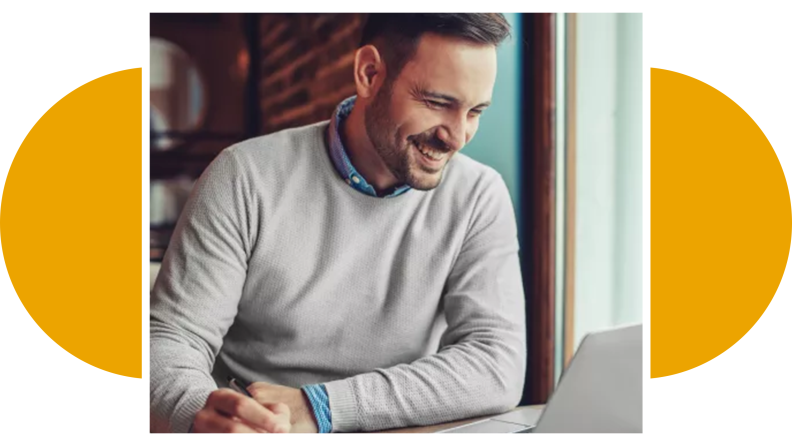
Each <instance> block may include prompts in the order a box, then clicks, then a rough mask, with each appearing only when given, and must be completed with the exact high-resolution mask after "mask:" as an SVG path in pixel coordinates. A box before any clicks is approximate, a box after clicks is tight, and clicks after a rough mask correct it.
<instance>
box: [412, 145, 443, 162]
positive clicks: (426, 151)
mask: <svg viewBox="0 0 792 446" xmlns="http://www.w3.org/2000/svg"><path fill="white" fill-rule="evenodd" d="M413 146H415V148H416V149H417V150H418V151H419V152H421V154H422V155H424V156H425V157H427V158H429V159H431V160H433V161H442V159H443V156H444V153H443V152H439V151H437V150H433V149H430V148H428V147H422V146H418V145H417V144H415V143H413Z"/></svg>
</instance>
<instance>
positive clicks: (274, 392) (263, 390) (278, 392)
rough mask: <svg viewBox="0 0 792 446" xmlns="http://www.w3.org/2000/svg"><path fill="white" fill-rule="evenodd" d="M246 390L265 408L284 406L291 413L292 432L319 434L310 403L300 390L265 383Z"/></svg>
mask: <svg viewBox="0 0 792 446" xmlns="http://www.w3.org/2000/svg"><path fill="white" fill-rule="evenodd" d="M247 390H248V392H250V394H251V395H253V398H255V399H256V401H258V402H259V403H261V404H263V405H265V406H266V405H270V404H275V403H284V404H286V405H287V406H288V408H289V410H290V412H291V431H292V432H297V433H317V432H319V427H318V426H317V424H316V419H315V418H314V414H313V408H312V407H311V403H310V402H309V401H308V398H307V397H306V396H305V394H304V393H303V391H302V390H300V389H295V388H293V387H286V386H278V385H275V384H269V383H265V382H255V383H253V384H251V385H250V386H249V387H248V388H247Z"/></svg>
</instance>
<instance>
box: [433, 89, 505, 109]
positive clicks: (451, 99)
mask: <svg viewBox="0 0 792 446" xmlns="http://www.w3.org/2000/svg"><path fill="white" fill-rule="evenodd" d="M419 93H420V95H421V96H423V97H425V98H431V99H441V100H444V101H447V102H450V103H452V104H453V105H457V106H458V105H460V104H461V103H462V101H460V100H459V99H457V98H455V97H453V96H450V95H447V94H443V93H439V92H436V91H429V90H420V92H419ZM491 103H492V101H486V102H482V103H481V104H479V105H477V106H475V107H473V108H487V107H489V106H490V104H491Z"/></svg>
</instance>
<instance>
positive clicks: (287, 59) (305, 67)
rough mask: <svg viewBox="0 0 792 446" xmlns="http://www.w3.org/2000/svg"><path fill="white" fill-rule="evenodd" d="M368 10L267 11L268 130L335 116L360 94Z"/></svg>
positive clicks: (263, 41) (264, 97)
mask: <svg viewBox="0 0 792 446" xmlns="http://www.w3.org/2000/svg"><path fill="white" fill-rule="evenodd" d="M365 16H366V15H365V14H262V15H261V18H260V20H261V22H260V31H259V35H260V50H261V80H260V83H259V95H260V104H261V116H262V125H261V130H262V134H266V133H272V132H274V131H277V130H281V129H284V128H289V127H296V126H301V125H306V124H311V123H314V122H317V121H322V120H325V119H330V115H331V114H332V111H333V109H334V108H335V106H336V105H337V104H338V103H339V102H340V101H341V100H342V99H344V98H346V97H348V96H351V95H353V94H354V93H355V85H354V81H353V78H352V69H353V63H354V52H355V50H356V49H357V47H358V43H359V42H360V34H361V32H362V27H363V24H364V22H365Z"/></svg>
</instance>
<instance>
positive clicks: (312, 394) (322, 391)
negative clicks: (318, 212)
mask: <svg viewBox="0 0 792 446" xmlns="http://www.w3.org/2000/svg"><path fill="white" fill-rule="evenodd" d="M354 105H355V96H352V97H349V98H347V99H345V100H343V101H342V102H341V103H340V104H338V107H337V108H336V110H335V113H333V117H332V119H331V120H330V132H329V133H330V134H329V137H330V144H329V145H328V151H329V154H330V159H331V160H332V161H333V165H334V166H335V168H336V170H337V171H338V174H339V175H341V178H342V179H344V181H346V183H347V184H348V185H350V186H352V188H354V189H355V190H357V191H359V192H362V193H364V194H366V195H371V196H372V197H378V196H379V195H377V191H376V190H375V189H374V187H373V186H372V185H371V184H369V183H368V181H366V179H365V178H363V176H362V175H360V174H359V173H358V171H357V169H355V166H353V165H352V162H351V161H350V160H349V156H347V153H346V149H345V148H344V143H343V142H341V131H340V128H341V125H342V124H343V122H344V119H346V117H347V116H349V113H350V112H351V111H352V107H353V106H354ZM408 190H410V186H409V185H406V184H405V185H402V186H397V187H395V188H394V189H393V190H392V191H390V192H389V193H387V194H386V195H383V196H382V197H383V198H390V197H395V196H397V195H401V194H403V193H405V192H407V191H408ZM302 390H303V392H305V395H306V396H307V397H308V401H309V402H310V403H311V407H312V408H313V413H314V417H316V424H317V426H318V427H319V433H328V432H330V431H332V430H333V423H332V420H331V418H330V400H329V398H328V396H327V389H326V388H325V386H324V384H312V385H308V386H303V387H302Z"/></svg>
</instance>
